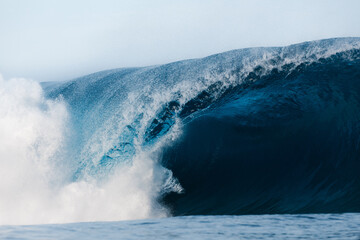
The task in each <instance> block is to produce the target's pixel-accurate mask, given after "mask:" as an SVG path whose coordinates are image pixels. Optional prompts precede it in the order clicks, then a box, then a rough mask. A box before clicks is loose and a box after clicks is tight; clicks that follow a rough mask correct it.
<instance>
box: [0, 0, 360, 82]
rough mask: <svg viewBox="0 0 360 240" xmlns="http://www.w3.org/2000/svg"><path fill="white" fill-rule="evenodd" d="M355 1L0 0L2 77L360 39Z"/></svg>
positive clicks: (59, 75)
mask: <svg viewBox="0 0 360 240" xmlns="http://www.w3.org/2000/svg"><path fill="white" fill-rule="evenodd" d="M359 10H360V1H359V0H302V1H289V0H272V1H267V0H239V1H236V0H218V1H213V0H207V1H202V0H181V1H180V0H153V1H146V0H132V1H130V0H129V1H122V0H101V1H100V0H99V1H92V0H72V1H71V0H61V1H60V0H57V1H55V0H0V34H1V35H0V74H2V75H3V76H4V77H5V78H11V77H26V78H32V79H35V80H37V81H54V80H68V79H71V78H75V77H78V76H81V75H85V74H88V73H92V72H96V71H100V70H105V69H111V68H119V67H131V66H146V65H155V64H162V63H167V62H172V61H177V60H182V59H188V58H198V57H205V56H207V55H211V54H214V53H218V52H223V51H227V50H232V49H238V48H245V47H256V46H280V45H289V44H292V43H298V42H303V41H309V40H316V39H322V38H332V37H348V36H352V37H360V26H359V25H360V14H359Z"/></svg>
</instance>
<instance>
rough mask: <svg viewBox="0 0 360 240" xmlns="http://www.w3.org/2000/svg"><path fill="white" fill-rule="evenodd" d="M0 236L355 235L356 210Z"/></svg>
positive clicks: (6, 231)
mask: <svg viewBox="0 0 360 240" xmlns="http://www.w3.org/2000/svg"><path fill="white" fill-rule="evenodd" d="M0 238H1V239H14V240H15V239H31V240H32V239H33V240H42V239H47V240H48V239H58V240H61V239H63V240H65V239H67V240H68V239H79V240H80V239H109V240H111V239H193V240H196V239H199V240H202V239H254V240H255V239H318V240H320V239H341V240H346V239H360V214H358V213H356V214H354V213H346V214H306V215H287V214H282V215H246V216H186V217H172V218H161V219H147V220H133V221H121V222H92V223H70V224H51V225H35V226H1V227H0Z"/></svg>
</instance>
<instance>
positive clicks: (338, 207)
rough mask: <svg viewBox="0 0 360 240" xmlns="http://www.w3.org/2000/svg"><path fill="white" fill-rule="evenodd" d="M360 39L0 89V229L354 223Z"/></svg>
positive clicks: (18, 82)
mask: <svg viewBox="0 0 360 240" xmlns="http://www.w3.org/2000/svg"><path fill="white" fill-rule="evenodd" d="M359 110H360V39H359V38H343V39H328V40H321V41H313V42H306V43H301V44H296V45H291V46H287V47H272V48H249V49H240V50H234V51H230V52H225V53H221V54H217V55H213V56H209V57H206V58H202V59H193V60H185V61H180V62H175V63H170V64H166V65H160V66H151V67H143V68H124V69H114V70H108V71H103V72H99V73H94V74H91V75H88V76H84V77H81V78H78V79H75V80H72V81H66V82H53V83H42V84H38V83H36V82H34V81H31V80H25V79H10V80H4V79H2V78H1V79H0V132H1V134H0V141H1V145H0V165H1V166H0V173H1V176H2V179H1V180H2V181H1V183H0V194H1V198H0V212H1V215H0V224H36V223H63V222H78V221H103V220H124V219H139V218H155V217H165V216H169V215H190V214H251V213H257V214H258V213H316V212H322V213H327V212H349V211H353V212H360V205H359V200H360V175H359V174H358V173H359V171H360V161H359V160H360V159H359V157H360V150H359V144H360V124H359V122H360V121H359V120H360V111H359Z"/></svg>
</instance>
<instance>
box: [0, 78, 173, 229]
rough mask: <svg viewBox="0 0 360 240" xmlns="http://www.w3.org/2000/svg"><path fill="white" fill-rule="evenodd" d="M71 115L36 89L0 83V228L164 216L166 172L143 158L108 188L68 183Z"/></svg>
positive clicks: (107, 182) (108, 182) (17, 81)
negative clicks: (160, 196)
mask: <svg viewBox="0 0 360 240" xmlns="http://www.w3.org/2000/svg"><path fill="white" fill-rule="evenodd" d="M68 115H69V114H68V111H67V109H66V104H65V103H64V102H62V101H61V100H48V99H46V98H45V97H44V93H43V90H42V88H41V86H40V85H39V84H38V83H37V82H34V81H31V80H26V79H11V80H4V79H3V78H2V77H1V76H0V176H1V180H0V224H40V223H64V222H77V221H106V220H125V219H139V218H148V217H163V216H166V215H167V212H166V210H165V209H164V208H163V207H161V206H160V205H158V204H157V203H156V198H157V197H158V194H159V193H160V192H161V188H162V185H161V183H162V181H163V180H164V179H162V176H164V175H166V172H165V170H164V169H163V168H161V167H160V166H158V165H157V164H156V163H155V162H154V161H153V160H152V159H151V158H150V157H149V156H147V155H146V154H145V153H144V154H138V155H137V156H136V157H135V158H134V159H133V163H132V164H131V165H127V166H123V167H122V168H121V169H118V170H116V171H114V172H113V173H112V175H111V176H109V178H107V179H106V180H105V181H104V180H103V181H101V182H97V181H96V180H95V179H91V178H88V179H86V180H79V181H77V182H69V181H67V180H66V177H65V176H64V175H65V174H63V172H66V169H64V168H65V166H66V164H62V161H64V159H62V158H63V156H64V155H63V154H62V150H63V149H64V146H65V145H66V144H65V143H66V140H67V139H66V138H67V134H66V131H67V127H68V124H67V123H68V118H69V116H68Z"/></svg>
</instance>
